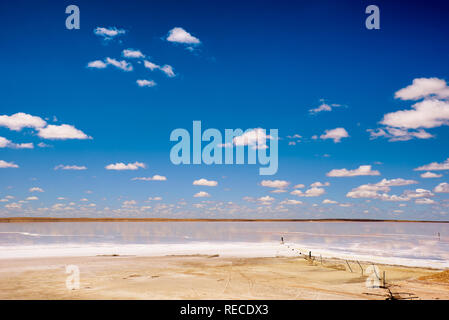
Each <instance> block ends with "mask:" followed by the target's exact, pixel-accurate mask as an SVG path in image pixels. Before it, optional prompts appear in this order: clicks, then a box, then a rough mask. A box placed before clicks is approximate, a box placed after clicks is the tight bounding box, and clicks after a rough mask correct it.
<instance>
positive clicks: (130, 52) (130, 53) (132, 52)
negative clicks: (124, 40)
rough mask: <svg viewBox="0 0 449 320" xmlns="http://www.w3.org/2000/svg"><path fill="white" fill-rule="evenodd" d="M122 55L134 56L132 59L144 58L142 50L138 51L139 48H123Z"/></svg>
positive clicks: (126, 56)
mask: <svg viewBox="0 0 449 320" xmlns="http://www.w3.org/2000/svg"><path fill="white" fill-rule="evenodd" d="M122 55H123V56H124V57H125V58H134V59H137V58H145V55H144V54H143V53H142V52H140V50H133V49H125V50H123V51H122Z"/></svg>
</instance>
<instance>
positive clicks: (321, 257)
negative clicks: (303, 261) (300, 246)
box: [320, 254, 323, 264]
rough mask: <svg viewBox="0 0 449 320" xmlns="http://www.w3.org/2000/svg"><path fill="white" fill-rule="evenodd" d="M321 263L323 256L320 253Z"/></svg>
mask: <svg viewBox="0 0 449 320" xmlns="http://www.w3.org/2000/svg"><path fill="white" fill-rule="evenodd" d="M320 259H321V264H323V256H322V255H321V254H320Z"/></svg>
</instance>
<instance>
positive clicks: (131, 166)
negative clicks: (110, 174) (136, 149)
mask: <svg viewBox="0 0 449 320" xmlns="http://www.w3.org/2000/svg"><path fill="white" fill-rule="evenodd" d="M145 167H146V166H145V164H144V163H142V162H137V161H136V162H134V163H128V164H125V163H123V162H117V163H114V164H108V165H107V166H106V167H105V168H106V170H138V169H139V168H145Z"/></svg>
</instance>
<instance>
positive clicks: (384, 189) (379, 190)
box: [346, 178, 427, 201]
mask: <svg viewBox="0 0 449 320" xmlns="http://www.w3.org/2000/svg"><path fill="white" fill-rule="evenodd" d="M416 183H418V182H417V181H415V180H406V179H402V178H397V179H391V180H388V179H382V180H381V181H380V182H378V183H374V184H372V183H370V184H364V185H361V186H358V187H357V188H354V189H352V190H351V191H350V192H348V193H347V194H346V197H348V198H355V199H358V198H368V199H379V200H382V201H409V200H410V199H411V198H413V197H415V198H416V197H417V196H418V194H420V195H421V196H423V195H424V193H422V190H424V189H416V191H405V192H404V193H403V194H402V195H400V196H398V195H390V194H388V192H389V191H390V190H391V187H398V186H406V185H410V184H416ZM426 194H427V193H426Z"/></svg>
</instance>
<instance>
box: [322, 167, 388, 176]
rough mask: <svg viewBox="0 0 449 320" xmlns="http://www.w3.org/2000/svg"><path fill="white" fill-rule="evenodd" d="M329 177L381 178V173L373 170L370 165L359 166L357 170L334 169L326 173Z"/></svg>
mask: <svg viewBox="0 0 449 320" xmlns="http://www.w3.org/2000/svg"><path fill="white" fill-rule="evenodd" d="M326 175H327V176H328V177H356V176H379V175H380V172H379V171H377V170H371V166H370V165H364V166H359V167H358V168H357V169H354V170H348V169H345V168H343V169H333V170H331V171H329V172H328V173H326Z"/></svg>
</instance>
